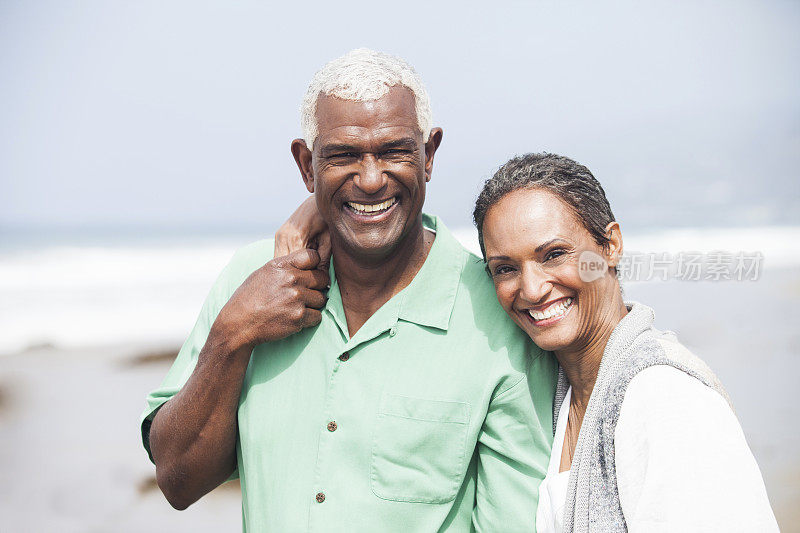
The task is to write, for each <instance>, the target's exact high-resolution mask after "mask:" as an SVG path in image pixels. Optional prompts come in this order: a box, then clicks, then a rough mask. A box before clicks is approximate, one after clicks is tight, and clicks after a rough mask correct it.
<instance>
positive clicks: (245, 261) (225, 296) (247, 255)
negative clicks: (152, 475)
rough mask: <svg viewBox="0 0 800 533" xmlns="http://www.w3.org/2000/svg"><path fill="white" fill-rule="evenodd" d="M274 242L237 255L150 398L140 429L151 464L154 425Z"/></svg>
mask: <svg viewBox="0 0 800 533" xmlns="http://www.w3.org/2000/svg"><path fill="white" fill-rule="evenodd" d="M273 249H274V241H273V240H272V239H268V240H263V241H258V242H256V243H253V244H250V245H248V246H245V247H244V248H242V249H240V250H239V251H237V252H236V254H234V256H233V258H232V259H231V261H230V262H229V263H228V265H227V266H226V267H225V268H224V269H223V270H222V272H221V273H220V275H219V277H218V278H217V280H216V281H215V282H214V285H213V286H212V287H211V290H210V291H209V294H208V296H207V297H206V300H205V302H204V303H203V307H202V308H201V309H200V315H199V316H198V317H197V321H196V322H195V325H194V328H192V331H191V333H190V334H189V337H188V338H187V339H186V342H184V343H183V346H182V347H181V349H180V351H179V352H178V356H177V357H176V358H175V362H174V363H173V364H172V367H171V368H170V369H169V371H168V372H167V375H166V377H165V378H164V380H163V381H162V382H161V385H160V386H159V387H158V388H157V389H155V390H154V391H152V392H151V393H150V394H148V395H147V399H146V404H147V405H146V406H145V409H144V412H142V415H141V416H140V417H139V425H140V428H141V433H142V444H143V445H144V448H145V450H146V451H147V455H148V456H149V457H150V460H151V461H152V460H153V455H152V453H151V451H150V425H151V424H152V422H153V418H154V417H155V415H156V413H157V412H158V410H159V409H160V408H161V406H162V405H164V404H165V403H166V402H167V401H168V400H170V399H171V398H172V397H173V396H175V395H176V394H177V393H178V392H179V391H180V390H181V388H182V387H183V385H184V384H185V383H186V381H187V380H188V379H189V376H191V375H192V372H193V371H194V368H195V366H196V365H197V355H198V354H199V353H200V350H202V349H203V346H205V343H206V339H207V338H208V333H209V331H210V330H211V325H212V324H213V323H214V320H216V318H217V315H218V314H219V312H220V311H221V310H222V307H223V306H224V305H225V304H226V303H228V300H229V299H230V297H231V296H232V295H233V293H234V291H235V290H236V289H237V288H238V287H239V285H241V284H242V282H244V280H245V279H247V277H248V276H249V275H250V274H251V273H252V272H253V271H254V270H256V269H257V268H259V267H261V266H262V265H264V264H265V263H266V262H267V261H269V260H270V259H271V258H272V253H273Z"/></svg>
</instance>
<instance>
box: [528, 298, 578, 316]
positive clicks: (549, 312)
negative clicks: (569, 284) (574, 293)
mask: <svg viewBox="0 0 800 533" xmlns="http://www.w3.org/2000/svg"><path fill="white" fill-rule="evenodd" d="M571 305H572V298H567V299H566V300H562V301H561V302H560V303H557V304H555V305H551V306H550V307H548V308H547V309H545V310H544V311H534V310H533V309H528V313H529V314H530V315H531V317H533V319H534V320H545V319H548V318H554V317H557V316H561V315H563V314H564V313H566V312H567V309H569V308H570V306H571Z"/></svg>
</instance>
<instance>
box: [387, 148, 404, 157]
mask: <svg viewBox="0 0 800 533" xmlns="http://www.w3.org/2000/svg"><path fill="white" fill-rule="evenodd" d="M409 153H410V151H409V150H404V149H402V148H393V149H391V150H386V151H385V152H383V153H381V156H382V157H402V156H406V155H408V154H409Z"/></svg>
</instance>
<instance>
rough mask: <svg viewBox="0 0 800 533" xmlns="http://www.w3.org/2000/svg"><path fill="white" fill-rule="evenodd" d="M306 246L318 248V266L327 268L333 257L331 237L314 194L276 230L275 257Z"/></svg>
mask: <svg viewBox="0 0 800 533" xmlns="http://www.w3.org/2000/svg"><path fill="white" fill-rule="evenodd" d="M304 248H313V249H315V250H317V252H318V253H319V256H320V267H318V268H325V270H327V265H328V263H329V261H330V257H331V238H330V233H329V232H328V225H327V224H326V223H325V220H323V218H322V216H321V215H320V214H319V211H318V210H317V204H316V202H315V200H314V196H313V195H312V196H309V197H308V198H306V200H305V201H304V202H303V203H301V204H300V206H299V207H298V208H297V209H296V210H295V212H294V213H292V215H291V216H290V217H289V219H288V220H286V222H284V223H283V225H282V226H281V227H280V228H278V231H277V232H275V256H274V257H283V256H285V255H289V254H291V253H293V252H296V251H298V250H302V249H304Z"/></svg>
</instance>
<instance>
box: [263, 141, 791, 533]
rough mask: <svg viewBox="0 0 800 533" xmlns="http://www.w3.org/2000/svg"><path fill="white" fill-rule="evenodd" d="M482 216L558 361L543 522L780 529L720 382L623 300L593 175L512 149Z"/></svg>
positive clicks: (511, 292)
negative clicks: (515, 154)
mask: <svg viewBox="0 0 800 533" xmlns="http://www.w3.org/2000/svg"><path fill="white" fill-rule="evenodd" d="M314 218H316V217H315V214H314V213H313V207H312V206H310V205H309V203H308V202H307V203H306V204H305V207H304V208H303V207H301V209H300V210H298V212H296V213H295V215H293V219H294V220H293V222H292V224H290V225H289V226H288V227H287V226H284V228H282V230H281V231H280V232H279V235H278V236H277V237H278V239H277V240H278V243H279V244H278V245H279V246H281V247H283V248H285V249H278V250H276V255H278V253H279V252H288V251H290V250H291V249H294V248H297V247H301V246H304V245H305V244H304V243H305V242H307V241H308V238H307V237H308V236H307V235H303V233H307V234H311V233H317V232H319V230H320V229H321V226H320V224H319V222H314V221H313V219H314ZM474 219H475V224H476V226H477V228H478V236H479V241H480V245H481V250H482V252H483V254H484V258H485V261H486V267H487V271H488V273H489V275H490V276H491V278H492V280H493V281H494V285H495V289H496V291H497V298H498V300H499V301H500V303H501V304H502V306H503V308H504V309H505V311H506V312H507V313H508V315H509V316H510V317H511V318H512V319H513V320H514V322H516V324H517V325H518V326H519V327H520V328H522V329H523V330H524V331H525V332H526V333H527V334H528V336H529V337H530V338H531V340H532V341H533V342H534V343H536V344H537V345H539V346H540V347H542V348H544V349H546V350H549V351H552V352H553V353H554V355H555V357H556V358H557V360H558V362H559V365H560V370H559V382H558V386H557V389H556V394H555V400H554V410H553V421H554V422H553V432H554V440H553V449H552V454H551V458H550V465H549V469H548V473H547V476H546V477H545V479H544V481H543V482H542V484H541V487H540V491H539V493H540V495H539V507H538V511H537V531H539V532H562V531H564V532H586V531H599V532H607V531H627V530H632V531H647V532H649V531H664V532H677V531H681V532H684V531H726V532H728V531H777V529H778V528H777V524H776V522H775V518H774V515H773V513H772V509H771V508H770V505H769V501H768V499H767V494H766V490H765V488H764V482H763V480H762V478H761V473H760V472H759V469H758V465H757V464H756V462H755V460H754V458H753V455H752V453H751V452H750V449H749V448H748V446H747V442H746V441H745V438H744V435H743V433H742V429H741V427H740V425H739V422H738V421H737V419H736V415H735V414H734V412H733V409H732V407H731V405H730V401H729V399H728V396H727V394H726V393H725V390H724V389H723V388H722V385H721V384H720V382H719V380H718V379H717V378H716V376H714V374H713V373H712V372H711V370H710V369H709V368H708V366H706V365H705V364H704V363H703V362H702V361H701V360H700V359H698V358H697V357H695V356H694V355H693V354H691V353H690V352H689V351H688V350H687V349H686V348H685V347H684V346H683V345H681V344H680V343H679V342H678V340H677V339H676V338H675V336H674V335H673V334H672V333H669V332H662V331H659V330H657V329H656V328H654V327H653V319H654V313H653V310H652V309H650V308H649V307H647V306H645V305H642V304H638V303H626V302H624V301H623V298H622V291H621V287H620V283H619V280H618V277H617V265H618V263H619V260H620V257H621V255H622V233H621V231H620V226H619V224H618V223H617V222H616V221H615V219H614V215H613V214H612V212H611V207H610V206H609V203H608V200H606V196H605V192H604V191H603V188H602V187H601V186H600V184H599V183H598V182H597V180H596V179H595V178H594V176H592V173H591V172H590V171H589V170H588V169H587V168H586V167H584V166H582V165H579V164H578V163H576V162H575V161H572V160H571V159H568V158H566V157H561V156H557V155H552V154H528V155H525V156H522V157H517V158H514V159H512V160H510V161H509V162H508V163H506V164H505V165H503V166H502V167H501V168H500V169H499V170H498V171H497V173H496V174H495V175H494V176H493V177H492V178H491V179H489V180H488V181H487V182H486V184H485V185H484V188H483V190H482V192H481V193H480V195H479V197H478V200H477V203H476V206H475V211H474ZM296 228H302V229H301V230H300V231H297V230H296ZM497 526H498V531H501V530H502V524H498V525H497Z"/></svg>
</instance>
